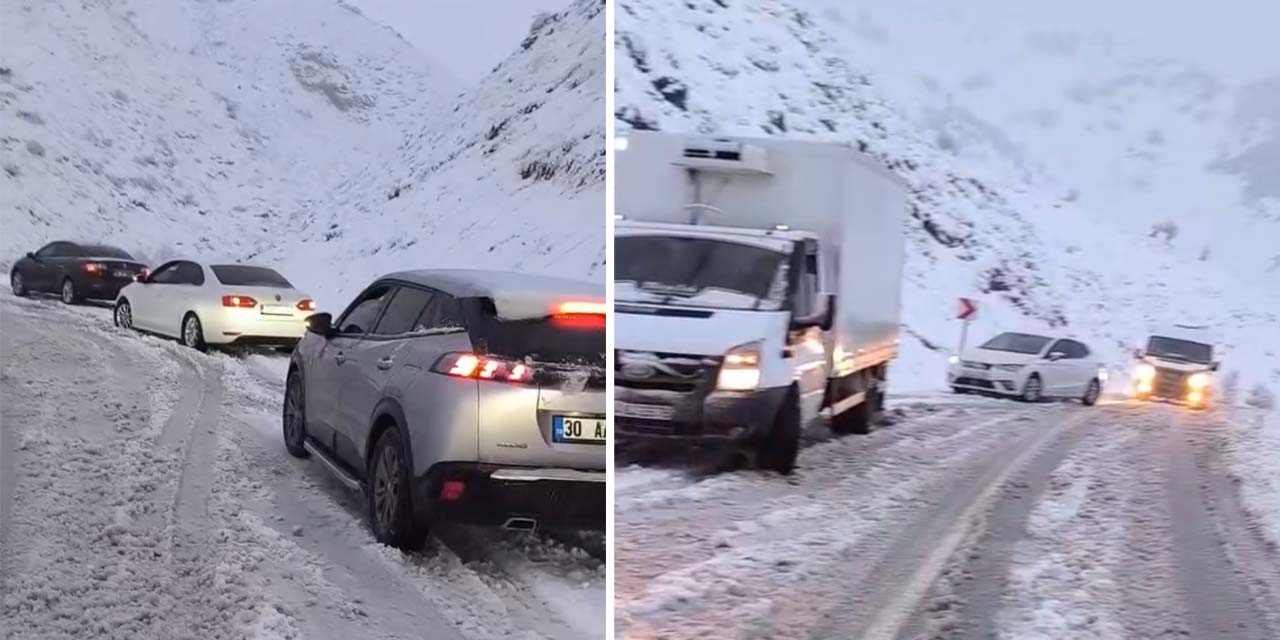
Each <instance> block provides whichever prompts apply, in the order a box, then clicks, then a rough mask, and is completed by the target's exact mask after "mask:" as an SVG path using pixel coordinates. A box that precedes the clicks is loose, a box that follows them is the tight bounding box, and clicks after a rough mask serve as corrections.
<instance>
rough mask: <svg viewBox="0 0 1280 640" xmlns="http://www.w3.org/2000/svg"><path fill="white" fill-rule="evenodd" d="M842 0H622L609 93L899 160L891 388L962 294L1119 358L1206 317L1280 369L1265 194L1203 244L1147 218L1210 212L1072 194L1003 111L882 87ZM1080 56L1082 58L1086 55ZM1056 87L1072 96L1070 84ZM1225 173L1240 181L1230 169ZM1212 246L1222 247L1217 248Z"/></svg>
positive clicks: (718, 126)
mask: <svg viewBox="0 0 1280 640" xmlns="http://www.w3.org/2000/svg"><path fill="white" fill-rule="evenodd" d="M838 4H839V3H827V4H826V5H823V3H820V2H818V1H817V0H814V1H812V2H803V0H796V1H795V2H790V3H789V2H781V1H775V0H765V1H761V2H751V3H728V2H718V1H715V0H690V1H689V2H684V1H683V0H681V1H676V0H620V1H619V4H618V12H617V47H618V51H617V55H616V60H617V65H618V70H617V86H616V92H617V94H616V95H617V100H616V111H617V116H618V119H619V127H620V128H622V129H626V128H631V127H635V128H661V129H668V130H683V131H699V132H707V133H709V132H719V133H727V134H737V135H787V136H797V137H809V138H820V139H830V140H840V141H846V142H849V143H852V144H855V145H857V146H858V147H860V148H863V149H865V150H867V151H868V152H870V153H872V154H873V155H875V156H877V157H878V158H880V159H881V160H882V161H883V162H884V163H885V164H886V165H887V166H889V167H890V168H892V169H894V170H895V171H897V172H898V173H899V174H901V175H902V176H903V177H904V178H905V179H906V180H907V181H908V182H909V183H910V185H911V188H912V198H911V218H910V228H909V243H910V251H909V254H910V258H909V261H908V267H907V276H906V278H907V282H906V287H907V290H906V295H905V303H904V304H905V309H904V314H905V317H904V322H905V325H906V328H907V331H908V336H907V337H906V340H905V342H904V346H905V353H904V355H903V358H902V360H901V362H900V363H899V366H898V373H897V375H896V380H895V382H896V384H898V385H900V386H899V388H903V387H914V386H939V385H941V383H942V358H943V357H944V356H945V355H946V353H947V352H948V351H949V350H951V349H953V348H954V344H955V341H956V339H957V337H958V327H957V326H956V325H955V323H953V322H952V321H951V320H949V317H950V315H951V314H952V313H953V311H954V306H955V302H954V300H955V298H956V297H958V296H962V295H963V296H976V297H978V298H979V299H980V301H981V302H982V303H983V305H982V310H981V317H980V319H979V321H978V322H977V324H976V326H975V327H974V332H975V333H976V334H978V336H981V335H983V334H987V333H991V332H995V331H998V330H1005V329H1013V328H1020V327H1029V328H1036V329H1055V330H1058V331H1062V332H1066V333H1070V334H1075V335H1077V336H1079V337H1081V338H1084V339H1086V340H1088V341H1090V342H1091V343H1093V344H1095V345H1096V346H1097V347H1098V348H1101V349H1102V350H1104V353H1105V356H1106V357H1107V358H1108V359H1109V360H1110V361H1111V362H1113V363H1114V364H1115V366H1116V367H1117V369H1123V368H1124V365H1125V363H1126V361H1125V356H1124V352H1125V351H1126V350H1127V349H1128V348H1130V347H1132V346H1135V343H1136V342H1137V341H1138V340H1139V339H1140V338H1141V337H1142V336H1143V335H1144V334H1145V333H1146V332H1147V331H1149V330H1150V329H1152V328H1154V326H1157V325H1159V324H1160V323H1161V322H1167V321H1182V322H1198V323H1210V324H1213V325H1215V326H1216V327H1218V328H1219V330H1220V333H1221V335H1222V338H1221V339H1222V345H1223V359H1224V361H1225V363H1226V364H1225V368H1226V369H1227V370H1228V371H1236V372H1238V376H1243V378H1240V377H1237V378H1236V384H1257V383H1261V382H1267V383H1271V384H1274V383H1280V369H1278V368H1277V365H1276V357H1277V355H1280V337H1277V335H1276V334H1275V332H1274V330H1273V325H1274V323H1275V321H1276V320H1277V319H1280V287H1277V286H1275V284H1274V278H1271V277H1269V275H1268V274H1267V273H1265V269H1266V266H1265V261H1264V260H1263V258H1262V257H1260V256H1265V253H1264V252H1265V250H1266V243H1265V242H1262V241H1259V240H1257V238H1259V237H1260V236H1263V237H1271V238H1275V237H1276V233H1277V230H1278V227H1277V224H1276V223H1277V221H1275V220H1273V219H1272V218H1273V216H1271V215H1270V214H1267V213H1265V211H1267V210H1266V209H1249V208H1242V209H1240V210H1239V211H1240V213H1238V214H1236V215H1233V216H1232V217H1231V218H1230V220H1231V222H1232V223H1243V222H1244V221H1249V223H1250V224H1252V225H1254V226H1253V227H1252V228H1251V229H1249V231H1248V232H1247V233H1242V234H1239V235H1240V237H1241V238H1247V239H1248V240H1247V241H1244V240H1242V241H1241V242H1239V243H1237V244H1224V245H1221V246H1218V245H1211V246H1210V250H1209V254H1210V255H1209V256H1205V258H1206V259H1204V260H1202V259H1201V258H1202V253H1203V251H1202V249H1203V245H1202V244H1199V243H1197V244H1196V245H1195V247H1194V249H1195V250H1194V251H1190V250H1188V249H1187V248H1186V246H1187V238H1186V234H1185V233H1184V235H1182V236H1178V237H1175V238H1172V239H1170V238H1168V235H1169V234H1167V233H1166V234H1159V233H1158V234H1154V235H1153V234H1152V222H1151V220H1153V219H1154V220H1157V221H1159V222H1163V221H1166V220H1168V221H1170V222H1172V223H1173V226H1174V227H1176V229H1181V228H1183V227H1184V226H1185V227H1186V228H1188V229H1192V228H1195V229H1199V228H1205V227H1212V224H1211V223H1210V222H1207V221H1206V214H1205V210H1204V209H1199V208H1186V209H1178V210H1165V211H1163V212H1162V213H1161V216H1159V217H1157V218H1151V217H1144V218H1141V219H1140V222H1135V223H1124V224H1120V223H1116V222H1115V220H1114V219H1115V218H1117V217H1119V216H1120V215H1121V212H1120V211H1119V210H1118V209H1117V207H1119V208H1120V209H1121V210H1122V209H1123V206H1124V205H1126V204H1127V203H1125V202H1124V201H1121V202H1120V205H1116V204H1115V203H1114V202H1113V201H1112V200H1111V199H1109V197H1103V194H1106V193H1108V192H1107V191H1106V190H1103V189H1097V190H1096V191H1097V192H1098V195H1096V196H1088V197H1087V198H1086V197H1083V196H1082V195H1081V194H1092V193H1094V191H1095V189H1094V188H1093V186H1092V185H1091V184H1084V183H1082V181H1084V180H1085V179H1084V178H1076V177H1074V176H1076V175H1085V174H1083V173H1081V174H1071V175H1072V176H1073V177H1071V178H1063V177H1062V175H1063V174H1062V173H1060V169H1059V168H1058V167H1057V166H1055V165H1054V164H1053V163H1050V162H1048V161H1047V159H1041V158H1037V157H1036V156H1035V154H1034V152H1035V151H1036V150H1037V149H1036V148H1035V147H1030V148H1025V147H1024V146H1022V144H1021V143H1015V142H1014V141H1012V135H1011V134H1010V133H1008V132H1007V131H1006V130H1005V129H1004V128H1003V127H1002V126H1001V124H1002V123H999V122H994V123H993V122H987V121H984V120H982V119H980V118H976V117H964V114H963V113H959V112H958V113H956V114H951V116H952V117H948V118H946V119H945V120H943V121H941V124H940V121H939V118H938V116H937V112H938V111H945V103H944V101H941V100H933V101H928V100H926V99H925V98H919V99H920V100H922V102H918V103H913V102H910V100H911V99H914V98H913V96H914V95H915V94H912V95H908V96H906V97H903V96H900V95H897V94H892V93H891V92H886V91H884V90H882V88H881V86H880V84H881V83H880V82H879V80H878V79H877V75H876V73H877V72H878V71H879V70H880V69H881V68H882V67H878V66H877V65H876V64H874V63H873V62H872V61H871V59H870V56H867V57H865V58H864V57H860V56H858V55H856V52H857V48H856V47H855V46H854V45H855V44H856V38H857V37H859V36H857V32H856V30H855V29H854V28H852V27H850V26H849V24H848V21H847V19H845V18H846V16H844V15H843V14H839V13H833V12H832V11H825V10H821V9H824V6H825V8H827V9H829V8H830V6H831V5H838ZM867 11H871V10H870V9H868V10H867ZM906 13H908V12H907V11H906V10H904V11H903V14H904V15H905V14H906ZM903 20H904V21H905V17H904V18H903ZM916 44H917V46H918V45H919V43H918V42H917V43H916ZM931 46H932V45H931ZM1079 64H1080V65H1081V67H1082V68H1084V69H1085V70H1087V67H1088V66H1089V60H1088V59H1082V60H1081V61H1080V62H1079ZM992 73H995V71H994V70H993V72H992ZM1049 73H1053V71H1050V72H1049ZM1081 73H1083V71H1082V72H1081ZM1152 82H1154V83H1156V84H1160V82H1161V79H1159V78H1157V79H1156V80H1153V81H1152ZM1135 83H1136V84H1137V85H1138V86H1144V83H1143V82H1141V81H1135ZM1161 86H1163V85H1161ZM1189 86H1192V87H1194V83H1189ZM1175 88H1176V87H1175ZM1113 99H1114V100H1119V101H1123V100H1124V99H1125V96H1124V95H1123V93H1121V94H1119V95H1117V96H1115V97H1114V98H1113ZM903 100H906V103H905V104H904V103H903ZM1059 102H1060V103H1061V104H1059V105H1058V107H1059V108H1060V109H1061V110H1064V111H1067V112H1070V113H1072V114H1076V115H1079V114H1080V112H1081V110H1080V109H1079V108H1075V107H1073V104H1072V103H1071V101H1069V100H1067V99H1063V100H1061V101H1059ZM1073 108H1074V109H1075V110H1074V111H1073ZM1073 117H1074V116H1073ZM1080 117H1085V116H1083V115H1081V116H1080ZM1089 117H1092V114H1090V115H1089ZM1148 124H1149V123H1148ZM1123 126H1124V127H1129V128H1133V127H1138V126H1139V123H1138V122H1127V121H1126V122H1124V123H1123ZM1157 137H1158V136H1157ZM1074 151H1075V155H1074V156H1073V157H1072V158H1071V161H1072V162H1077V163H1080V164H1082V165H1086V166H1090V167H1091V169H1094V168H1096V166H1097V165H1099V164H1105V161H1106V158H1105V157H1103V159H1102V161H1101V162H1098V161H1096V160H1093V159H1092V156H1090V155H1089V153H1090V150H1089V149H1088V148H1087V146H1086V145H1081V146H1080V148H1076V149H1075V150H1074ZM1096 173H1097V174H1099V175H1102V176H1108V175H1111V174H1108V172H1106V171H1105V169H1096ZM1171 175H1173V174H1171ZM1111 177H1114V176H1113V175H1112V176H1111ZM1100 179H1101V178H1099V180H1100ZM1219 179H1220V176H1217V175H1215V174H1214V173H1213V171H1212V169H1211V168H1209V167H1205V166H1201V167H1200V171H1199V172H1198V173H1197V172H1193V171H1191V170H1190V169H1186V170H1185V171H1184V173H1183V174H1181V175H1180V181H1179V182H1177V183H1176V184H1177V188H1178V189H1179V190H1180V191H1183V192H1186V191H1190V190H1194V189H1195V188H1196V187H1195V185H1197V184H1202V185H1205V187H1204V188H1205V189H1209V188H1219V187H1220V184H1219V183H1218V182H1215V181H1216V180H1219ZM1193 180H1201V182H1192V181H1193ZM1159 188H1164V187H1162V186H1161V185H1153V186H1152V189H1153V190H1156V189H1159ZM1236 189H1237V191H1236V193H1237V195H1238V196H1239V197H1240V198H1243V197H1244V195H1243V187H1242V186H1241V185H1236ZM1171 199H1172V200H1176V199H1177V197H1176V196H1172V197H1171ZM1098 200H1102V201H1105V202H1106V206H1097V205H1096V201H1098ZM1259 206H1262V207H1266V206H1271V205H1268V204H1261V205H1259ZM1260 211H1261V213H1260ZM1176 229H1175V231H1174V232H1173V233H1174V235H1175V236H1176V235H1177V230H1176ZM1192 233H1194V232H1192ZM1271 246H1272V248H1274V246H1275V244H1272V245H1271ZM1221 254H1233V256H1232V257H1231V258H1230V259H1226V260H1217V259H1215V258H1214V256H1216V255H1221ZM1227 377H1228V378H1230V377H1231V376H1230V375H1228V376H1227Z"/></svg>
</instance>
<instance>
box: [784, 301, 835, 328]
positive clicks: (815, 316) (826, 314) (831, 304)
mask: <svg viewBox="0 0 1280 640" xmlns="http://www.w3.org/2000/svg"><path fill="white" fill-rule="evenodd" d="M835 308H836V297H835V295H834V294H830V293H820V294H818V309H817V310H816V311H814V312H813V313H811V314H809V315H807V316H794V317H792V318H791V328H792V329H808V328H810V327H818V328H819V329H822V330H823V331H830V330H831V326H832V325H833V324H834V323H835Z"/></svg>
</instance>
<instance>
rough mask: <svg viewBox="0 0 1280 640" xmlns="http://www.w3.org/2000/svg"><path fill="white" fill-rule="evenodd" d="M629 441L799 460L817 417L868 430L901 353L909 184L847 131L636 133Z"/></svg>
mask: <svg viewBox="0 0 1280 640" xmlns="http://www.w3.org/2000/svg"><path fill="white" fill-rule="evenodd" d="M615 167H616V171H615V175H616V176H617V177H616V188H615V193H616V212H615V220H616V224H615V238H614V247H615V250H614V270H615V277H614V280H615V305H614V309H615V323H616V329H615V345H616V349H617V351H616V353H615V366H614V373H615V379H614V383H615V384H614V389H615V403H614V424H615V430H616V434H617V439H618V440H617V441H618V445H619V446H620V447H623V448H625V447H628V446H630V445H632V444H633V443H644V442H646V441H647V442H649V443H651V444H652V443H675V444H677V445H678V446H684V447H698V448H706V447H715V446H717V445H721V446H725V447H726V448H728V449H730V450H731V451H733V452H740V453H743V454H746V457H747V459H748V460H749V461H751V462H753V463H754V464H755V465H756V466H759V467H761V468H765V469H772V470H775V471H778V472H781V473H789V472H790V471H791V470H792V468H793V467H794V465H795V459H796V454H797V452H798V450H799V439H800V433H801V431H802V427H803V425H806V424H809V422H810V421H811V420H813V419H815V418H817V417H818V416H819V415H820V414H821V413H822V412H824V411H827V412H829V413H830V419H831V426H832V429H833V430H835V431H836V432H841V433H864V432H866V431H868V430H869V429H870V428H871V426H872V424H873V423H874V414H875V413H876V412H877V411H879V409H880V408H881V407H882V406H883V387H884V384H885V380H886V377H887V375H888V365H889V362H890V360H892V359H893V358H894V356H895V355H896V354H897V350H898V328H899V322H898V317H899V307H900V303H901V282H902V265H903V254H904V238H903V233H904V223H905V216H906V213H907V188H906V185H905V183H904V182H903V181H902V180H901V179H900V178H899V177H898V176H896V175H894V174H893V173H891V172H889V171H888V170H887V169H885V168H884V167H882V166H881V165H880V164H879V163H878V162H876V161H875V160H874V159H873V158H871V157H869V156H866V155H865V154H862V153H859V152H858V151H856V150H855V149H853V148H852V147H850V146H848V145H844V144H835V143H817V142H800V141H794V140H779V139H746V138H702V137H697V136H688V135H681V134H672V133H659V132H633V133H630V134H627V135H625V136H622V135H620V136H619V138H618V142H617V153H616V164H615Z"/></svg>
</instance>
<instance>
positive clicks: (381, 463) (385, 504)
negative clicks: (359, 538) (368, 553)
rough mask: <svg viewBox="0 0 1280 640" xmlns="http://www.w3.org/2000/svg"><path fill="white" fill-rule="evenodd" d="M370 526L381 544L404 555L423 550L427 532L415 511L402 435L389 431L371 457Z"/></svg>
mask: <svg viewBox="0 0 1280 640" xmlns="http://www.w3.org/2000/svg"><path fill="white" fill-rule="evenodd" d="M366 495H367V497H368V500H369V526H370V527H371V528H372V529H373V537H374V538H377V540H378V542H381V543H383V544H387V545H391V546H393V547H396V548H398V549H401V550H404V551H413V550H416V549H418V548H420V547H421V546H422V543H423V541H425V540H426V538H427V528H426V527H425V526H423V525H422V524H421V523H419V522H418V519H417V517H416V514H415V513H414V510H413V483H412V478H411V477H410V474H409V465H408V459H407V458H406V457H405V455H404V444H403V442H402V441H401V440H400V431H399V429H397V428H396V427H389V428H387V429H386V430H385V431H383V432H382V435H380V436H378V442H377V443H376V444H374V445H373V452H372V453H371V454H370V457H369V485H368V489H367V491H366Z"/></svg>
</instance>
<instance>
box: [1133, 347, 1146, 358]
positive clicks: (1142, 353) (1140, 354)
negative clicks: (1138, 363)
mask: <svg viewBox="0 0 1280 640" xmlns="http://www.w3.org/2000/svg"><path fill="white" fill-rule="evenodd" d="M1133 357H1134V358H1136V359H1138V360H1141V359H1143V358H1145V357H1147V352H1146V350H1144V349H1134V350H1133Z"/></svg>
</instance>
